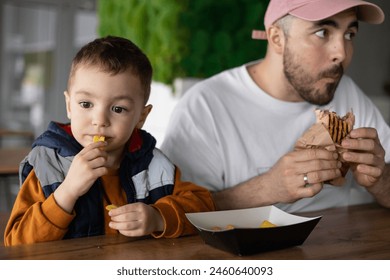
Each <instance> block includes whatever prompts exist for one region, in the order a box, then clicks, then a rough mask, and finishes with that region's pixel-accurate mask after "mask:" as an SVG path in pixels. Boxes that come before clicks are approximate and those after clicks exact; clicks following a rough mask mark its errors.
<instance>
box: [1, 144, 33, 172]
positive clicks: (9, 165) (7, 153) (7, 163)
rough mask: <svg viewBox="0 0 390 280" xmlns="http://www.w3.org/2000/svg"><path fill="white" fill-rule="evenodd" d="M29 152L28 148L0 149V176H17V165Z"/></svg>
mask: <svg viewBox="0 0 390 280" xmlns="http://www.w3.org/2000/svg"><path fill="white" fill-rule="evenodd" d="M30 150H31V148H29V147H12V148H0V176H10V175H18V173H19V164H20V162H21V161H22V160H23V159H24V157H25V156H27V154H28V153H29V152H30Z"/></svg>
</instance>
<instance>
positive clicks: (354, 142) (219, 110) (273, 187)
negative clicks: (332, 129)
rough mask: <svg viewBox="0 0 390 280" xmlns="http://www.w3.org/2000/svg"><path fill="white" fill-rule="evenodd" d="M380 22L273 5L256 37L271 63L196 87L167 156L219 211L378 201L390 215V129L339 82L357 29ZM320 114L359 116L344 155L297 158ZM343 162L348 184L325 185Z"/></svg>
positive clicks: (326, 1)
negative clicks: (264, 43) (262, 41)
mask: <svg viewBox="0 0 390 280" xmlns="http://www.w3.org/2000/svg"><path fill="white" fill-rule="evenodd" d="M383 20H384V13H383V11H382V10H381V9H380V8H379V7H378V6H376V5H374V4H371V3H368V2H364V1H359V0H315V1H313V0H311V1H308V0H271V1H270V4H269V6H268V9H267V12H266V15H265V20H264V23H265V27H266V30H265V31H255V32H254V33H253V36H254V37H255V38H256V39H267V40H268V48H267V53H266V56H265V58H264V59H262V60H259V61H255V62H252V63H249V64H246V65H243V66H241V67H237V68H235V69H231V70H228V71H225V72H222V73H220V74H218V75H216V76H214V77H211V78H210V79H207V80H205V81H203V82H200V83H198V84H197V85H195V86H194V87H192V88H191V89H190V90H189V92H188V93H187V94H186V95H185V96H184V97H183V99H182V100H181V101H180V102H179V104H178V105H177V106H176V109H175V111H174V112H173V114H172V117H171V122H170V126H169V129H168V131H167V135H166V138H165V140H164V143H163V144H162V150H163V151H164V152H165V153H166V154H167V155H168V157H170V158H171V159H172V160H173V162H174V163H176V164H177V165H178V166H180V167H181V169H182V171H183V176H184V178H185V179H187V180H192V181H194V182H195V183H198V184H201V185H204V186H206V187H208V188H209V189H210V190H212V191H213V192H214V199H215V202H216V204H217V208H218V209H235V208H246V207H256V206H263V205H272V204H275V205H276V206H278V207H280V208H281V209H283V210H285V211H289V212H299V211H311V210H318V209H324V208H329V207H336V206H345V205H351V204H359V203H366V202H371V201H373V200H374V199H375V200H376V201H377V202H378V203H380V204H382V205H383V206H386V207H390V175H389V174H390V171H389V170H390V168H389V162H390V153H389V152H390V128H389V126H388V125H387V124H386V122H385V121H384V120H383V118H382V116H381V115H380V113H379V111H378V110H377V108H375V106H374V105H373V104H372V102H371V101H370V100H369V99H368V98H367V97H366V96H365V95H364V94H363V92H362V91H361V90H360V89H359V88H358V87H357V86H356V84H355V83H354V82H353V81H352V80H351V79H350V78H349V77H347V76H345V75H344V74H343V73H344V71H345V69H346V68H347V67H348V65H349V64H350V62H351V58H352V54H353V38H354V36H355V35H356V34H357V33H358V28H359V21H363V22H367V23H373V24H379V23H381V22H383ZM232 55H234V54H232ZM316 108H320V109H330V110H332V111H335V112H337V113H338V114H339V115H344V114H345V113H347V112H348V111H350V110H351V109H352V110H353V112H354V114H355V117H356V121H355V129H354V130H352V131H351V133H350V138H349V139H347V140H344V141H343V142H342V146H343V148H346V149H347V152H345V153H343V154H337V153H333V152H329V151H326V150H324V149H306V150H300V151H294V144H295V143H296V141H297V139H298V138H299V137H300V136H301V135H302V134H303V133H304V132H305V131H306V130H307V129H308V128H309V127H310V126H312V125H313V123H315V114H314V110H315V109H316ZM385 151H387V154H386V156H385ZM341 160H343V161H346V162H348V163H349V165H350V171H349V172H348V174H347V175H346V183H345V184H344V185H343V186H341V187H340V186H339V187H337V186H332V185H328V184H326V183H324V182H327V181H329V180H332V179H337V178H339V177H340V176H341V173H340V166H341V163H340V161H341Z"/></svg>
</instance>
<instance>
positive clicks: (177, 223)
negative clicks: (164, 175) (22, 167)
mask: <svg viewBox="0 0 390 280" xmlns="http://www.w3.org/2000/svg"><path fill="white" fill-rule="evenodd" d="M101 179H102V183H103V187H104V191H105V193H106V194H107V198H106V199H104V201H103V207H105V206H107V205H108V204H110V203H112V204H115V205H118V206H121V205H125V204H126V195H125V193H124V191H123V189H122V188H121V187H120V184H119V176H118V174H117V172H111V173H109V174H107V175H105V176H103V177H102V178H101ZM106 200H108V201H106ZM152 206H153V207H155V208H156V209H158V210H159V212H160V213H161V215H162V217H163V219H164V225H165V226H164V231H163V232H158V233H157V232H156V233H153V234H152V235H153V236H154V237H155V238H160V237H166V238H175V237H179V236H182V235H189V234H194V233H195V232H196V229H195V228H194V226H192V225H191V223H190V222H189V221H188V220H187V218H186V217H185V213H191V212H204V211H214V210H215V205H214V202H213V200H212V196H211V193H210V192H209V191H208V190H206V189H205V188H202V187H199V186H197V185H194V184H192V183H190V182H182V181H181V180H180V171H179V170H178V169H177V168H176V173H175V186H174V190H173V194H172V195H169V196H165V197H163V198H161V199H159V200H158V201H157V202H156V203H155V204H152ZM104 213H105V214H104V224H105V234H118V232H117V231H116V230H114V229H111V228H110V227H109V226H108V223H109V221H110V216H109V215H108V211H107V210H104ZM76 215H77V214H76V213H71V214H69V213H67V212H66V211H64V210H63V209H62V208H61V207H59V206H58V205H57V203H56V201H55V199H54V196H53V194H51V195H50V196H49V197H48V198H47V199H46V198H45V195H44V193H43V191H42V187H41V185H40V183H39V181H38V179H37V177H36V175H35V173H34V171H31V172H30V174H29V175H28V177H27V179H26V180H25V182H24V184H23V185H22V187H21V189H20V192H19V194H18V196H17V198H16V201H15V204H14V207H13V209H12V212H11V216H10V218H9V221H8V224H7V227H6V229H5V232H4V244H5V246H12V245H18V244H28V243H35V242H44V241H52V240H60V239H62V238H63V237H64V236H65V234H66V232H67V228H68V226H69V224H70V223H71V222H72V220H73V219H74V217H76Z"/></svg>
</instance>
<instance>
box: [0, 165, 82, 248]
mask: <svg viewBox="0 0 390 280" xmlns="http://www.w3.org/2000/svg"><path fill="white" fill-rule="evenodd" d="M74 217H75V214H74V213H72V214H69V213H67V212H66V211H64V210H63V209H62V208H61V207H60V206H58V205H57V203H56V201H55V199H54V196H53V194H51V195H50V196H49V197H48V198H47V199H46V198H45V195H44V193H43V190H42V187H41V184H40V183H39V181H38V179H37V177H36V175H35V172H34V171H31V172H30V174H29V175H28V177H27V178H26V180H25V181H24V183H23V185H22V187H21V189H20V191H19V193H18V196H17V197H16V200H15V203H14V207H13V209H12V212H11V215H10V218H9V220H8V223H7V226H6V229H5V232H4V245H5V246H13V245H18V244H29V243H36V242H44V241H52V240H60V239H62V238H63V237H64V235H65V234H66V232H67V229H68V226H69V224H70V223H71V221H72V220H73V218H74Z"/></svg>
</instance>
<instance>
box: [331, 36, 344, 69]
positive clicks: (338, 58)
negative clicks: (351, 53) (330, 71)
mask: <svg viewBox="0 0 390 280" xmlns="http://www.w3.org/2000/svg"><path fill="white" fill-rule="evenodd" d="M330 51H331V59H332V61H333V62H334V63H336V64H339V63H342V62H344V60H345V58H346V57H347V51H346V45H345V40H344V38H337V39H335V40H334V41H333V44H332V45H331V50H330Z"/></svg>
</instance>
